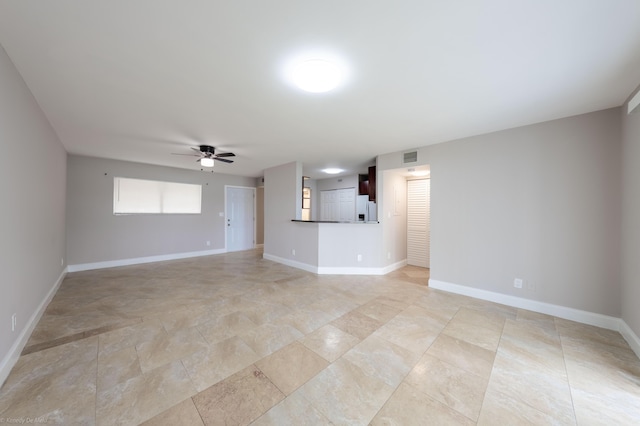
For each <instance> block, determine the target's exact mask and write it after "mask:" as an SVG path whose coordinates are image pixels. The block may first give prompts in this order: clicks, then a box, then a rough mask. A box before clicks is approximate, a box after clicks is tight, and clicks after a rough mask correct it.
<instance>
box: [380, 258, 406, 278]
mask: <svg viewBox="0 0 640 426" xmlns="http://www.w3.org/2000/svg"><path fill="white" fill-rule="evenodd" d="M405 266H407V259H404V260H401V261H400V262H396V263H392V264H391V265H388V266H385V267H384V268H382V275H386V274H388V273H389V272H393V271H395V270H396V269H400V268H404V267H405Z"/></svg>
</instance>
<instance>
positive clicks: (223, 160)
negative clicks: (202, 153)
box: [213, 157, 233, 163]
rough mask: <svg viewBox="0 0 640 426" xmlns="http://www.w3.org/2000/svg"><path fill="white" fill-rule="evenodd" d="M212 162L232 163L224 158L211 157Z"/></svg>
mask: <svg viewBox="0 0 640 426" xmlns="http://www.w3.org/2000/svg"><path fill="white" fill-rule="evenodd" d="M213 159H214V160H218V161H222V162H223V163H233V160H226V159H224V158H218V157H213Z"/></svg>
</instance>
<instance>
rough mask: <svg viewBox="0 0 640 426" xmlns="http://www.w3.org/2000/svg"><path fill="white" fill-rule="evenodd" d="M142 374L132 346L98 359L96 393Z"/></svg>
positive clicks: (136, 354) (136, 353)
mask: <svg viewBox="0 0 640 426" xmlns="http://www.w3.org/2000/svg"><path fill="white" fill-rule="evenodd" d="M141 374H142V370H141V369H140V362H139V361H138V352H136V348H135V347H133V346H129V347H128V348H124V349H120V350H119V351H116V352H111V353H107V354H104V355H101V356H99V357H98V392H100V391H103V390H106V389H109V388H110V387H112V386H115V385H117V384H118V383H122V382H125V381H127V380H129V379H132V378H134V377H136V376H139V375H141Z"/></svg>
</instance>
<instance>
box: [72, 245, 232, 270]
mask: <svg viewBox="0 0 640 426" xmlns="http://www.w3.org/2000/svg"><path fill="white" fill-rule="evenodd" d="M221 253H226V250H225V249H214V250H202V251H190V252H185V253H173V254H161V255H158V256H146V257H135V258H131V259H118V260H106V261H103V262H93V263H80V264H78V265H69V266H67V270H68V271H69V272H79V271H89V270H92V269H104V268H116V267H118V266H129V265H138V264H141V263H152V262H163V261H165V260H176V259H187V258H189V257H200V256H211V255H213V254H221Z"/></svg>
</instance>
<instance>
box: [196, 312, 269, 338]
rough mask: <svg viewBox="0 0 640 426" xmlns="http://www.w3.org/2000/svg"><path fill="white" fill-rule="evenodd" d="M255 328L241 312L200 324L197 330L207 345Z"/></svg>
mask: <svg viewBox="0 0 640 426" xmlns="http://www.w3.org/2000/svg"><path fill="white" fill-rule="evenodd" d="M255 327H257V325H256V324H255V323H253V322H252V321H251V320H250V319H249V318H248V317H247V316H246V315H245V314H243V313H242V312H233V313H231V314H228V315H224V316H221V317H218V318H214V319H211V320H209V321H206V322H204V323H202V324H200V325H199V326H198V327H197V329H198V330H199V331H200V334H202V336H203V337H204V338H205V339H206V340H207V342H208V343H210V344H212V343H217V342H220V341H222V340H226V339H228V338H229V337H233V336H237V335H238V334H240V333H242V332H245V331H248V330H251V329H252V328H255Z"/></svg>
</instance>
